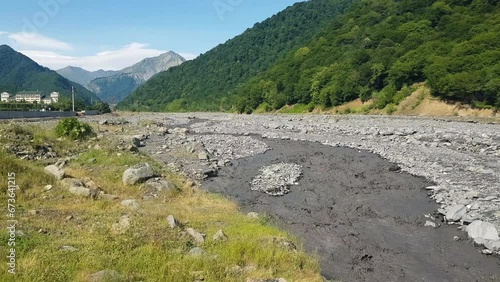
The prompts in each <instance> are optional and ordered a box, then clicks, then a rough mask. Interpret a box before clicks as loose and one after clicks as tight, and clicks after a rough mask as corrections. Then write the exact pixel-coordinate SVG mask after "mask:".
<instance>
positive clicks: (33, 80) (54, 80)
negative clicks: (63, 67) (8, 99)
mask: <svg viewBox="0 0 500 282" xmlns="http://www.w3.org/2000/svg"><path fill="white" fill-rule="evenodd" d="M72 86H74V87H75V91H76V94H77V98H76V100H77V101H78V102H83V103H84V104H87V105H90V104H91V103H92V102H97V101H100V99H99V98H98V97H97V96H96V95H94V93H92V92H90V91H88V90H87V89H85V88H84V87H83V86H81V85H79V84H77V83H74V82H71V81H69V80H68V79H66V78H64V77H62V76H61V75H59V74H58V73H57V72H55V71H53V70H50V69H48V68H45V67H42V66H40V65H39V64H37V63H35V62H34V61H33V60H31V59H30V58H28V57H26V56H24V55H23V54H21V53H19V52H16V51H15V50H13V49H12V48H10V47H9V46H7V45H2V46H0V92H4V91H6V92H9V93H12V94H16V93H17V92H18V91H23V90H27V91H29V90H31V91H33V90H39V91H43V92H44V93H45V94H50V93H51V92H53V91H56V92H59V93H60V94H61V96H62V98H63V99H64V98H69V97H71V87H72Z"/></svg>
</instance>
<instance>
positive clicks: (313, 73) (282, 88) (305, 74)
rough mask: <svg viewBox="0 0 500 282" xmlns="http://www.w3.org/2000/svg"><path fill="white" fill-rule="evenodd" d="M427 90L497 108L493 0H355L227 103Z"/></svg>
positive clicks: (243, 106) (377, 96)
mask: <svg viewBox="0 0 500 282" xmlns="http://www.w3.org/2000/svg"><path fill="white" fill-rule="evenodd" d="M424 81H426V82H427V84H428V85H429V86H430V88H431V90H432V94H433V95H434V96H437V97H441V98H443V99H445V100H452V101H459V102H463V103H471V104H474V105H476V106H478V107H492V106H493V107H497V108H498V107H500V5H499V2H498V1H494V0H474V1H467V0H444V1H434V0H421V1H411V0H399V1H394V0H382V1H371V0H363V1H361V3H359V4H358V5H356V6H355V7H354V9H352V10H351V11H349V12H348V13H346V14H345V15H343V16H342V17H339V18H338V19H336V20H335V21H334V22H333V23H332V24H330V25H329V26H328V28H326V29H324V30H323V31H322V32H320V33H319V34H318V35H317V36H316V37H315V39H314V40H312V41H311V42H309V43H308V44H306V45H305V46H303V47H302V48H300V49H297V50H295V51H294V52H291V53H289V54H288V56H287V57H286V58H285V59H284V60H281V61H280V62H279V63H278V64H277V65H275V66H273V67H272V68H271V69H270V70H268V71H267V72H265V73H262V74H260V75H258V76H257V77H255V78H253V79H251V80H249V81H248V82H247V83H245V84H244V85H242V86H240V87H239V88H238V90H237V91H236V92H237V94H236V96H235V97H233V98H232V99H231V103H232V105H233V106H235V108H236V109H237V110H238V111H240V112H243V111H246V112H249V111H252V110H253V109H255V108H257V107H258V106H259V105H261V107H262V105H264V106H265V107H266V108H267V109H269V110H272V109H278V108H280V107H282V106H284V105H285V104H296V103H302V104H308V103H309V104H310V106H311V108H312V107H314V106H324V107H328V106H336V105H339V104H342V103H344V102H348V101H351V100H354V99H356V98H359V97H360V98H361V99H362V100H368V99H371V98H373V99H374V107H377V108H383V107H385V106H386V105H390V104H397V103H399V102H400V101H401V100H402V99H403V98H404V97H405V95H408V94H409V93H411V91H399V90H401V89H402V88H403V87H404V86H405V85H412V84H413V83H416V82H424Z"/></svg>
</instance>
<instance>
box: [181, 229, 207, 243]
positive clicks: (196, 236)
mask: <svg viewBox="0 0 500 282" xmlns="http://www.w3.org/2000/svg"><path fill="white" fill-rule="evenodd" d="M186 232H187V233H188V234H189V235H191V237H193V239H194V240H195V242H196V243H197V244H199V245H202V244H203V243H205V237H204V236H203V234H201V233H200V232H198V231H196V230H195V229H193V228H188V229H186Z"/></svg>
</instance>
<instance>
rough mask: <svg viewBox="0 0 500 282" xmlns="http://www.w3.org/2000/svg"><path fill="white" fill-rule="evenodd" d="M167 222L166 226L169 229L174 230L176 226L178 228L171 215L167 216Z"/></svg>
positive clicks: (177, 223)
mask: <svg viewBox="0 0 500 282" xmlns="http://www.w3.org/2000/svg"><path fill="white" fill-rule="evenodd" d="M167 221H168V226H170V228H171V229H174V228H176V227H177V226H179V222H178V221H177V220H176V219H175V217H174V216H173V215H169V216H167Z"/></svg>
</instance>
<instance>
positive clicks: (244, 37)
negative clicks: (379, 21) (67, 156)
mask: <svg viewBox="0 0 500 282" xmlns="http://www.w3.org/2000/svg"><path fill="white" fill-rule="evenodd" d="M353 2H357V1H356V0H311V1H305V2H299V3H296V4H294V5H293V6H291V7H289V8H287V9H286V10H284V11H282V12H280V13H278V14H276V15H275V16H273V17H271V18H269V19H267V20H265V21H263V22H261V23H257V24H255V25H254V27H253V28H250V29H247V30H246V31H245V32H244V33H243V34H241V35H239V36H237V37H235V38H234V39H231V40H229V41H227V42H226V43H225V44H221V45H219V46H217V47H215V48H214V49H212V50H210V51H208V52H207V53H205V54H203V55H200V56H199V57H198V58H196V59H195V60H192V61H189V62H186V63H184V64H182V65H181V66H179V67H176V68H172V69H170V70H168V71H166V72H163V73H161V74H159V75H157V76H156V77H154V78H152V79H150V80H149V81H148V82H147V83H146V84H144V85H143V86H141V87H139V88H138V89H137V90H136V91H135V92H134V93H133V94H132V95H130V96H129V97H127V98H126V99H125V100H124V101H123V102H122V103H120V104H119V105H118V106H119V108H121V109H128V110H144V111H148V110H156V111H162V110H212V111H216V110H220V109H221V107H220V106H221V104H224V101H222V100H221V99H222V98H224V97H226V96H228V94H229V93H231V91H233V90H234V88H235V87H236V86H237V85H239V84H240V83H243V82H245V81H246V80H248V79H249V78H251V77H253V76H255V75H257V74H259V73H260V72H262V71H265V70H267V69H268V68H269V67H271V66H272V65H273V64H274V63H276V62H277V61H278V60H279V59H280V58H282V57H283V56H284V55H285V54H286V53H287V52H289V51H290V50H293V49H295V48H297V47H300V46H301V45H303V44H305V43H306V42H307V41H309V40H310V39H311V38H312V37H313V36H314V34H316V33H317V32H318V31H319V30H321V29H322V28H324V26H325V25H326V24H327V23H328V22H330V21H331V19H332V18H334V17H335V15H337V14H339V13H341V12H343V11H344V10H345V9H346V8H347V7H349V6H350V5H351V4H352V3H353ZM221 101H222V102H221Z"/></svg>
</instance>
